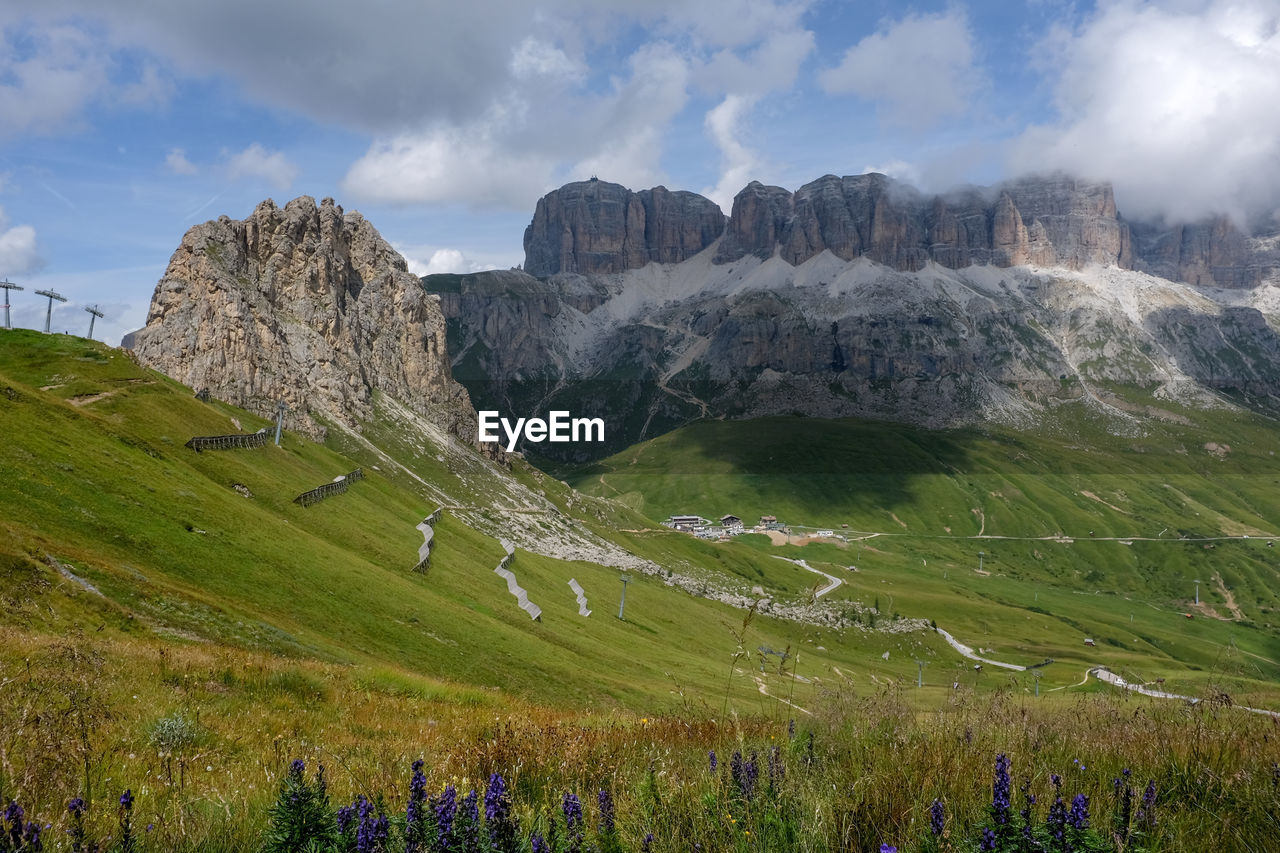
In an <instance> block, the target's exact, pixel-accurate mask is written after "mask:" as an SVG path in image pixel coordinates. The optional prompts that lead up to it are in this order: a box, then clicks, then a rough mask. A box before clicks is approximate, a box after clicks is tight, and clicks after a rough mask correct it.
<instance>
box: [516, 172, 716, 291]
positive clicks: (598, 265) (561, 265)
mask: <svg viewBox="0 0 1280 853" xmlns="http://www.w3.org/2000/svg"><path fill="white" fill-rule="evenodd" d="M723 230H724V214H723V213H721V212H720V208H718V207H716V205H715V203H714V202H712V201H711V200H710V199H707V198H704V197H702V196H700V195H698V194H696V193H691V192H683V191H681V192H671V191H669V190H668V189H666V188H665V187H655V188H654V189H651V190H644V191H642V192H638V193H636V192H632V191H631V190H629V189H627V188H626V187H624V186H621V185H620V184H611V183H608V182H607V181H598V180H590V181H580V182H578V183H573V184H566V185H565V186H563V187H561V188H560V189H558V190H554V191H552V192H550V193H548V194H547V195H545V196H543V197H542V198H541V199H540V200H539V201H538V206H537V209H536V210H535V211H534V214H533V221H532V222H531V223H530V224H529V227H528V228H527V229H526V230H525V233H524V250H525V264H524V268H525V270H527V271H528V272H530V273H531V274H533V275H551V274H553V273H558V272H576V273H587V274H589V273H615V272H622V271H623V270H629V269H636V268H639V267H642V266H644V265H645V264H647V263H650V262H651V261H657V262H658V263H664V264H670V263H679V262H680V261H683V260H685V259H687V258H691V257H693V256H694V255H696V254H697V253H698V252H701V251H702V250H703V249H705V248H706V247H707V246H709V245H711V243H712V242H713V241H715V240H716V239H717V238H718V237H719V236H720V233H721V232H722V231H723Z"/></svg>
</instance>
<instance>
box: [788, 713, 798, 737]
mask: <svg viewBox="0 0 1280 853" xmlns="http://www.w3.org/2000/svg"><path fill="white" fill-rule="evenodd" d="M787 739H788V740H795V739H796V719H795V717H792V718H791V719H790V720H788V721H787Z"/></svg>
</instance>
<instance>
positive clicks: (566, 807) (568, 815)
mask: <svg viewBox="0 0 1280 853" xmlns="http://www.w3.org/2000/svg"><path fill="white" fill-rule="evenodd" d="M560 810H561V811H563V812H564V825H565V829H566V830H567V831H568V833H569V853H578V851H579V850H581V849H582V803H581V802H579V800H578V796H577V794H570V793H566V794H565V795H564V800H563V801H562V802H561V804H560Z"/></svg>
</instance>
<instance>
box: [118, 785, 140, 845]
mask: <svg viewBox="0 0 1280 853" xmlns="http://www.w3.org/2000/svg"><path fill="white" fill-rule="evenodd" d="M136 849H137V847H136V845H135V844H134V840H133V789H132V788H125V791H124V793H123V794H121V795H120V850H121V853H133V851H134V850H136Z"/></svg>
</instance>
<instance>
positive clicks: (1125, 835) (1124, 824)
mask: <svg viewBox="0 0 1280 853" xmlns="http://www.w3.org/2000/svg"><path fill="white" fill-rule="evenodd" d="M1132 819H1133V788H1132V787H1130V786H1129V785H1125V786H1124V794H1123V795H1122V796H1121V797H1120V817H1119V819H1118V821H1117V823H1118V824H1119V829H1120V840H1121V841H1127V840H1128V839H1129V824H1130V823H1131V822H1132Z"/></svg>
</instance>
